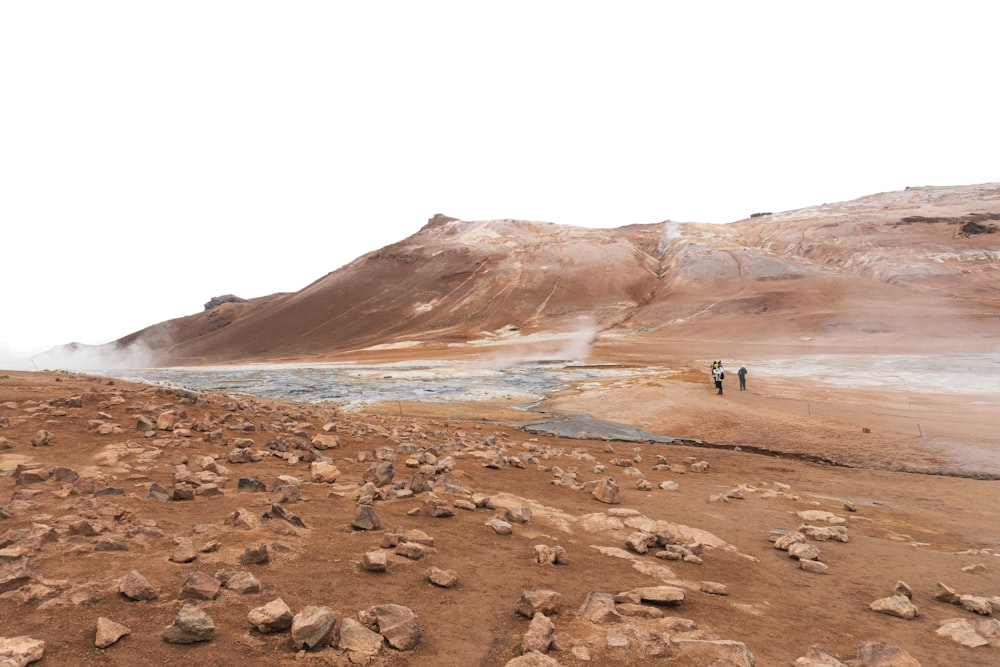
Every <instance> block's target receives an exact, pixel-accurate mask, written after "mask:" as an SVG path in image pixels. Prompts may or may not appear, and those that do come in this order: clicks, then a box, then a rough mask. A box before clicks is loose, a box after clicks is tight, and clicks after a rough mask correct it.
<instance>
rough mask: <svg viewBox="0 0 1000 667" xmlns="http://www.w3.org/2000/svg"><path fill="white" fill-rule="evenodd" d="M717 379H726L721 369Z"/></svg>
mask: <svg viewBox="0 0 1000 667" xmlns="http://www.w3.org/2000/svg"><path fill="white" fill-rule="evenodd" d="M719 379H720V380H725V379H726V374H725V373H723V372H722V371H719Z"/></svg>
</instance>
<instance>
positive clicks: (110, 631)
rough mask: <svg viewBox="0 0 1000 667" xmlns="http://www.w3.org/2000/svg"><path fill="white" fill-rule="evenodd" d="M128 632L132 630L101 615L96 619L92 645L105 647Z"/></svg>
mask: <svg viewBox="0 0 1000 667" xmlns="http://www.w3.org/2000/svg"><path fill="white" fill-rule="evenodd" d="M130 632H132V631H131V630H130V629H129V628H127V627H126V626H124V625H122V624H121V623H116V622H115V621H112V620H111V619H109V618H105V617H104V616H101V617H99V618H98V619H97V634H96V637H95V639H94V646H96V647H97V648H107V647H109V646H111V645H112V644H114V643H115V642H116V641H118V640H119V639H121V638H122V637H124V636H125V635H127V634H128V633H130Z"/></svg>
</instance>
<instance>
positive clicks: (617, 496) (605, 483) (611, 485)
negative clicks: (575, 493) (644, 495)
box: [591, 477, 622, 505]
mask: <svg viewBox="0 0 1000 667" xmlns="http://www.w3.org/2000/svg"><path fill="white" fill-rule="evenodd" d="M591 495H592V496H593V497H594V498H596V499H597V500H599V501H601V502H602V503H607V504H609V505H619V504H621V502H622V492H621V488H620V487H619V486H618V482H616V481H615V480H614V478H612V477H604V478H603V479H601V480H599V481H598V482H597V484H596V485H595V487H594V490H593V491H592V492H591Z"/></svg>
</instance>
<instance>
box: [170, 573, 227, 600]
mask: <svg viewBox="0 0 1000 667" xmlns="http://www.w3.org/2000/svg"><path fill="white" fill-rule="evenodd" d="M221 591H222V587H221V586H220V585H219V580H218V579H216V578H215V577H213V576H212V575H210V574H206V573H204V572H192V573H191V574H189V575H188V577H187V579H185V580H184V583H183V584H182V585H181V592H180V594H179V595H178V597H179V598H180V599H182V600H184V599H188V598H190V599H194V600H214V599H215V598H217V597H219V593H220V592H221Z"/></svg>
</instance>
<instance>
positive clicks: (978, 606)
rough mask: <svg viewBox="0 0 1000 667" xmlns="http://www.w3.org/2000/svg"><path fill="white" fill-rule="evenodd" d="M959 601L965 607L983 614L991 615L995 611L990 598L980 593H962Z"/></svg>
mask: <svg viewBox="0 0 1000 667" xmlns="http://www.w3.org/2000/svg"><path fill="white" fill-rule="evenodd" d="M958 603H959V604H960V605H962V607H963V608H964V609H968V610H969V611H973V612H975V613H977V614H982V615H983V616H989V615H990V614H992V613H993V605H992V604H991V603H990V600H989V598H985V597H982V596H978V595H960V596H959V597H958Z"/></svg>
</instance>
